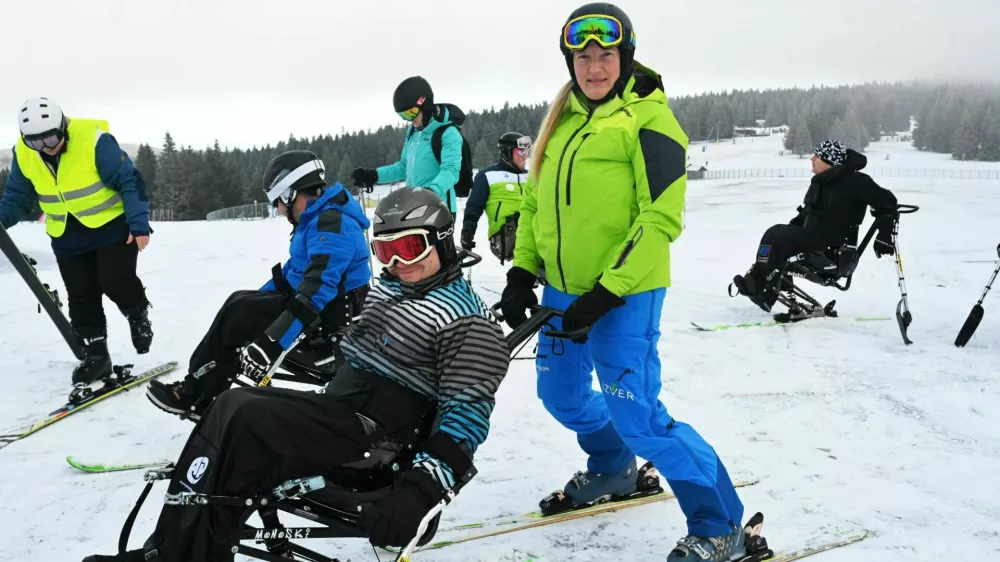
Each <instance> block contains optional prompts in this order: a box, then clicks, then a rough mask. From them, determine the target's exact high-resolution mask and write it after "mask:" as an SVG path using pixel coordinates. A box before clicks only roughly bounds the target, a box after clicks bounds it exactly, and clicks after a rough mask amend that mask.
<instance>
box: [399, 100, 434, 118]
mask: <svg viewBox="0 0 1000 562" xmlns="http://www.w3.org/2000/svg"><path fill="white" fill-rule="evenodd" d="M425 99H427V98H425V97H424V96H420V97H419V98H417V102H416V104H415V105H414V106H413V107H411V108H410V109H407V110H404V111H397V112H396V113H397V114H398V115H399V116H400V117H402V118H403V119H405V120H407V121H413V120H414V119H416V118H417V114H418V113H420V107H421V106H422V105H424V100H425Z"/></svg>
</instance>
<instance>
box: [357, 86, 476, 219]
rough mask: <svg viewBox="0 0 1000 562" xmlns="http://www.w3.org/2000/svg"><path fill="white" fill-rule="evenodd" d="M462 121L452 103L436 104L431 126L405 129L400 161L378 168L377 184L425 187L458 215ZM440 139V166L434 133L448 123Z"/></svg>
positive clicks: (463, 120) (463, 115)
mask: <svg viewBox="0 0 1000 562" xmlns="http://www.w3.org/2000/svg"><path fill="white" fill-rule="evenodd" d="M464 122H465V113H463V112H462V110H461V109H459V108H457V107H455V106H454V105H451V104H436V105H435V106H434V113H433V115H432V117H431V119H430V123H428V124H427V126H425V127H424V128H423V129H414V128H413V125H410V126H409V127H407V128H406V142H405V143H403V152H402V153H401V154H400V155H399V162H396V163H395V164H389V165H387V166H382V167H380V168H378V169H377V171H378V183H394V182H398V181H404V180H405V181H406V185H409V186H418V187H426V188H429V189H432V190H433V191H434V193H437V194H438V196H439V197H441V199H443V200H444V202H445V203H447V204H448V208H449V209H450V210H451V212H452V213H456V212H458V204H457V200H456V198H455V184H456V183H458V173H459V170H460V169H461V168H462V134H461V133H459V132H458V128H457V127H460V126H461V125H462V123H464ZM449 123H451V124H454V125H455V127H449V128H448V129H447V130H445V132H444V133H443V135H442V137H441V163H440V164H438V161H437V158H435V157H434V151H433V150H432V149H431V137H432V136H433V135H434V131H436V130H438V128H440V127H443V126H444V125H447V124H449Z"/></svg>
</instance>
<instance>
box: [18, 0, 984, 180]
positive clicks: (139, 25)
mask: <svg viewBox="0 0 1000 562" xmlns="http://www.w3.org/2000/svg"><path fill="white" fill-rule="evenodd" d="M581 3H582V2H580V0H574V1H566V0H536V1H532V2H504V1H502V0H501V1H480V0H425V1H423V2H405V1H402V0H399V1H392V2H389V1H381V0H361V1H351V2H345V1H342V0H341V1H331V0H281V1H275V0H267V1H263V0H138V1H137V0H132V1H129V0H79V1H73V0H43V1H39V2H25V1H4V2H0V21H2V22H5V25H4V26H3V30H2V32H0V44H2V45H3V46H4V52H5V53H6V56H5V57H4V63H5V68H4V74H3V78H0V146H3V147H7V146H11V145H12V144H13V143H14V142H15V141H16V138H17V134H18V130H17V120H16V115H17V111H18V109H19V107H20V104H21V103H22V102H23V101H24V99H26V98H29V97H33V96H40V95H41V96H46V97H49V98H51V99H53V100H55V101H57V102H58V103H60V104H61V105H62V106H63V108H64V109H65V111H66V113H67V114H68V115H70V116H74V115H76V116H81V117H102V118H105V119H108V120H109V121H110V125H111V130H112V132H113V133H114V134H115V136H116V137H117V138H118V140H119V141H120V142H124V143H139V142H148V143H150V144H153V145H156V146H159V145H161V144H162V140H163V133H164V132H165V131H167V130H170V132H171V134H173V136H174V138H175V139H176V140H177V142H178V143H180V144H183V145H192V146H194V147H195V148H202V147H204V146H206V145H207V144H209V143H211V142H212V141H213V139H218V140H219V141H220V142H221V143H222V144H223V145H225V146H230V147H233V146H241V147H250V146H252V145H262V144H266V143H269V142H270V143H274V142H276V141H278V140H281V139H285V138H287V137H288V135H289V133H292V134H294V135H296V136H304V135H309V136H311V135H316V134H324V133H327V132H330V133H336V132H339V131H340V130H341V129H342V128H343V129H346V130H354V129H358V128H367V127H378V126H380V125H383V124H387V123H399V122H400V121H399V119H398V117H397V116H396V115H395V114H394V113H393V109H392V92H393V89H394V88H395V87H396V85H397V84H398V83H399V82H400V81H401V80H402V79H403V78H406V77H407V76H410V75H414V74H419V75H422V76H424V77H425V78H427V79H428V80H429V81H430V83H431V85H432V86H433V88H434V94H435V99H436V101H445V102H451V103H455V104H456V105H458V106H459V107H462V108H463V109H482V108H486V107H489V106H490V105H496V106H497V107H499V106H501V105H502V104H503V103H504V101H507V100H510V101H511V102H513V103H516V102H524V103H535V102H541V101H543V100H548V99H551V97H552V95H553V94H554V93H555V91H556V90H557V89H558V87H559V86H560V85H561V84H562V82H564V81H565V80H566V79H567V77H568V75H567V71H566V67H565V64H564V62H563V58H562V55H561V54H560V53H559V48H558V36H559V31H560V27H561V25H562V23H563V22H564V21H565V19H566V16H567V15H568V14H569V12H570V11H572V10H573V9H575V8H576V7H577V6H579V5H580V4H581ZM619 6H621V7H622V8H623V9H624V10H625V11H626V12H627V13H628V14H629V16H630V17H631V19H632V22H633V24H634V26H635V28H636V35H637V53H636V58H637V60H639V61H641V62H643V63H644V64H646V65H648V66H651V67H653V68H654V69H656V70H657V71H659V72H660V74H661V75H662V76H663V79H664V84H665V86H666V89H667V95H668V96H676V95H683V94H692V93H699V92H704V91H719V90H722V89H733V88H768V87H791V86H803V87H808V86H811V85H814V84H816V85H819V84H841V83H859V82H864V81H870V80H910V79H940V78H961V79H975V80H984V81H985V80H988V81H998V82H1000V63H998V61H1000V35H998V34H997V31H996V25H997V21H1000V18H998V16H1000V0H879V1H877V2H876V1H873V0H824V1H815V0H814V1H810V0H627V1H623V2H622V3H620V4H619ZM359 164H360V163H359ZM369 164H373V165H374V164H378V163H376V162H372V163H369Z"/></svg>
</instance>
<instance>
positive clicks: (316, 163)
mask: <svg viewBox="0 0 1000 562" xmlns="http://www.w3.org/2000/svg"><path fill="white" fill-rule="evenodd" d="M317 170H319V172H320V177H323V174H325V173H326V166H325V165H324V164H323V161H322V160H310V161H309V162H306V163H305V164H302V165H301V166H299V167H298V168H295V169H294V170H292V171H290V172H288V173H285V174H282V175H279V176H278V177H276V178H275V179H274V181H273V182H272V183H271V186H270V187H268V188H267V200H268V201H270V202H271V205H275V206H276V205H277V204H278V201H281V202H282V203H284V204H285V206H286V207H290V206H291V205H292V201H294V200H295V195H296V193H295V183H296V182H298V181H299V180H300V179H302V178H304V177H306V176H307V175H309V174H311V173H312V172H315V171H317Z"/></svg>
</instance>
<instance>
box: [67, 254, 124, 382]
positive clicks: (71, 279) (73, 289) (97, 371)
mask: <svg viewBox="0 0 1000 562" xmlns="http://www.w3.org/2000/svg"><path fill="white" fill-rule="evenodd" d="M56 263H58V264H59V273H60V274H61V275H62V279H63V283H64V284H65V285H66V294H67V300H68V302H69V322H70V325H71V326H72V327H73V332H74V333H75V334H76V338H77V340H78V341H79V342H80V345H81V346H82V347H83V352H84V360H83V361H82V362H81V363H80V364H79V365H77V366H76V367H75V368H74V369H73V384H77V383H82V384H90V383H92V382H94V381H96V380H98V379H102V378H105V377H109V376H111V357H110V354H109V353H108V341H107V336H108V333H107V319H106V318H105V317H104V303H103V301H102V299H103V294H102V292H101V286H100V281H99V276H98V265H97V263H98V259H97V252H96V251H94V252H87V253H84V254H79V255H75V256H70V257H63V258H58V259H57V260H56Z"/></svg>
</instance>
